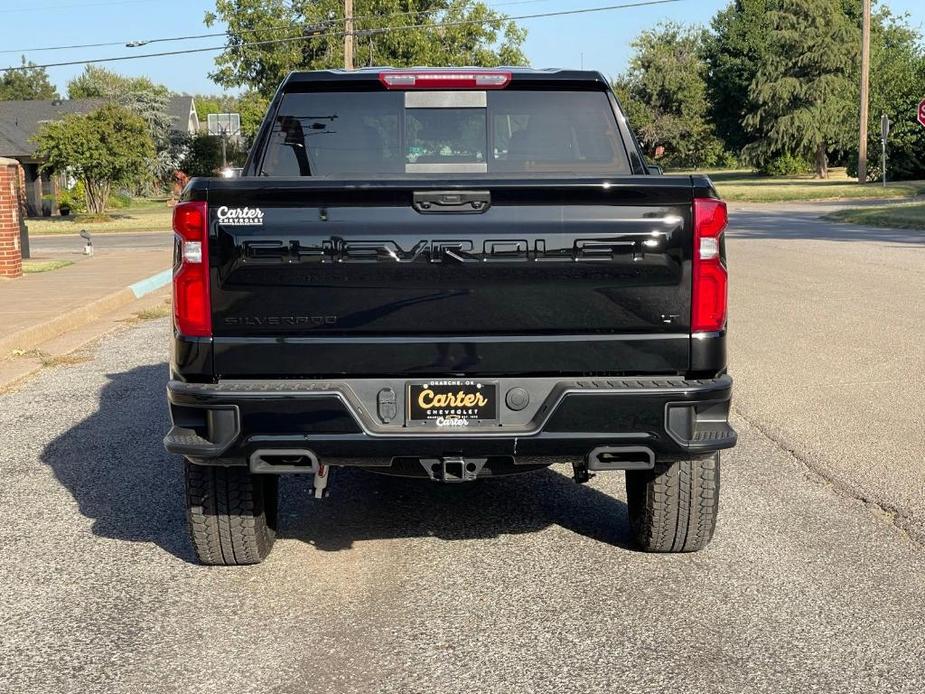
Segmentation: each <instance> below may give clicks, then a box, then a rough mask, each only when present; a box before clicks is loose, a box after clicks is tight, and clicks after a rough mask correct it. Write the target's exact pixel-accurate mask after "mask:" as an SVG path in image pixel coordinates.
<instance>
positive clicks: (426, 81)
mask: <svg viewBox="0 0 925 694" xmlns="http://www.w3.org/2000/svg"><path fill="white" fill-rule="evenodd" d="M379 81H380V82H381V83H382V86H384V87H385V88H386V89H504V88H505V87H506V86H507V85H508V83H510V81H511V73H510V72H504V71H502V70H460V71H458V72H457V71H450V70H429V71H428V70H401V71H398V70H396V71H386V72H380V73H379Z"/></svg>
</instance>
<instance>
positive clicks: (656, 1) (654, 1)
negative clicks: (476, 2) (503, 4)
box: [0, 0, 684, 72]
mask: <svg viewBox="0 0 925 694" xmlns="http://www.w3.org/2000/svg"><path fill="white" fill-rule="evenodd" d="M677 2H684V0H647V1H645V2H635V3H627V4H621V5H605V6H603V7H585V8H581V9H577V10H559V11H556V12H537V13H534V14H524V15H519V16H502V17H498V18H496V19H464V20H458V21H454V22H441V23H439V24H411V25H403V26H387V27H379V28H377V29H361V30H359V31H355V32H353V33H354V34H356V35H361V36H369V35H373V34H385V33H389V32H392V31H408V30H412V29H414V30H417V29H440V28H445V27H454V26H471V25H474V24H501V23H503V22H509V21H514V20H518V19H542V18H546V17H563V16H566V15H578V14H590V13H593V12H608V11H611V10H624V9H631V8H635V7H648V6H652V5H667V4H673V3H677ZM293 28H298V27H293ZM347 33H348V32H344V31H333V32H327V31H326V32H324V36H331V37H338V36H344V35H346V34H347ZM315 36H316V35H312V34H308V35H306V34H302V35H299V36H290V37H286V38H279V39H267V40H264V41H250V42H243V43H241V44H238V46H236V47H237V48H250V47H253V46H268V45H273V44H278V43H288V42H291V41H303V40H305V39H310V38H315ZM230 47H231V46H229V45H228V44H225V45H224V46H207V47H204V48H184V49H180V50H176V51H160V52H157V53H140V54H136V55H121V56H112V57H109V58H94V59H92V60H69V61H63V62H60V63H45V64H44V65H28V66H22V65H19V66H16V67H7V68H0V72H12V71H15V70H27V69H34V68H39V69H43V68H49V67H64V66H68V65H90V64H93V63H111V62H117V61H121V60H140V59H142V58H162V57H166V56H172V55H187V54H190V53H207V52H211V51H223V50H226V49H227V48H230Z"/></svg>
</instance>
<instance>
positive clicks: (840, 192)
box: [684, 169, 925, 202]
mask: <svg viewBox="0 0 925 694" xmlns="http://www.w3.org/2000/svg"><path fill="white" fill-rule="evenodd" d="M684 173H694V172H684ZM699 173H704V174H706V175H708V176H709V177H710V178H711V179H712V180H713V183H714V184H715V185H716V189H717V190H718V191H719V194H720V195H721V196H722V197H723V198H724V199H726V200H729V201H730V202H795V201H806V200H845V199H852V198H853V199H865V198H868V199H869V198H906V197H914V196H916V195H922V194H925V181H900V182H897V183H888V184H887V187H886V188H884V187H883V186H881V185H878V184H874V183H871V184H868V185H863V186H862V185H859V184H858V183H857V182H856V181H855V180H854V179H851V178H848V175H847V174H846V173H845V170H844V169H832V170H830V172H829V178H828V179H826V180H824V181H823V180H819V179H815V178H813V177H812V175H800V176H775V177H769V176H759V175H757V174H756V173H754V172H752V171H749V170H742V169H739V170H722V171H701V172H699Z"/></svg>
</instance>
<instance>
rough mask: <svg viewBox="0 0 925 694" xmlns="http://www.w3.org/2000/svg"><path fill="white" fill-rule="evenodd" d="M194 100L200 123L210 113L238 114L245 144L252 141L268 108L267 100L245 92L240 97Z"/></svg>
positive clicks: (198, 98)
mask: <svg viewBox="0 0 925 694" xmlns="http://www.w3.org/2000/svg"><path fill="white" fill-rule="evenodd" d="M195 99H196V112H197V113H198V114H199V120H200V122H203V123H205V122H206V118H208V116H209V114H210V113H238V114H240V116H241V138H242V139H243V140H244V142H246V143H250V142H251V141H252V140H253V139H254V135H256V134H257V129H258V128H259V127H260V124H261V123H262V122H263V117H264V115H265V114H266V112H267V106H269V99H266V98H264V97H262V96H260V94H258V93H257V92H254V91H249V92H245V93H244V94H242V95H241V96H226V95H223V96H207V95H199V96H196V97H195Z"/></svg>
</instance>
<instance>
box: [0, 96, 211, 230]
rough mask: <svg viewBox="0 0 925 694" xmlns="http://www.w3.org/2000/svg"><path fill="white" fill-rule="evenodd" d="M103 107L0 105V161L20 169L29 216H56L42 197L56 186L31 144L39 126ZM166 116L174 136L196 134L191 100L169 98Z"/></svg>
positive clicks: (90, 102)
mask: <svg viewBox="0 0 925 694" xmlns="http://www.w3.org/2000/svg"><path fill="white" fill-rule="evenodd" d="M103 103H104V100H103V99H71V100H68V99H55V100H51V101H48V100H35V101H0V157H8V158H10V159H16V160H17V161H18V162H19V163H20V164H21V165H22V167H23V169H24V172H25V178H26V203H27V206H28V208H29V214H30V215H42V214H44V215H49V214H52V213H53V212H55V211H56V210H55V205H54V203H53V201H52V200H46V199H43V198H44V196H45V195H52V196H54V195H56V194H57V192H58V186H59V181H58V180H57V178H56V177H55V176H54V175H51V174H49V172H47V171H42V170H41V169H42V165H43V164H44V163H45V162H44V161H43V160H42V159H41V158H40V157H38V156H37V155H36V152H35V144H34V143H33V142H32V138H33V137H34V136H35V135H36V133H38V130H39V127H40V126H41V125H42V123H46V122H48V121H54V120H59V119H61V118H63V117H64V116H66V115H68V114H69V113H89V112H90V111H93V110H94V109H96V108H99V107H100V106H101V105H102V104H103ZM167 112H168V113H169V114H170V117H171V119H172V120H173V124H174V130H175V131H176V132H179V133H185V134H189V135H193V134H195V133H196V132H198V131H199V116H198V115H197V113H196V103H195V101H194V99H193V97H191V96H172V97H170V99H169V101H168V104H167Z"/></svg>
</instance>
